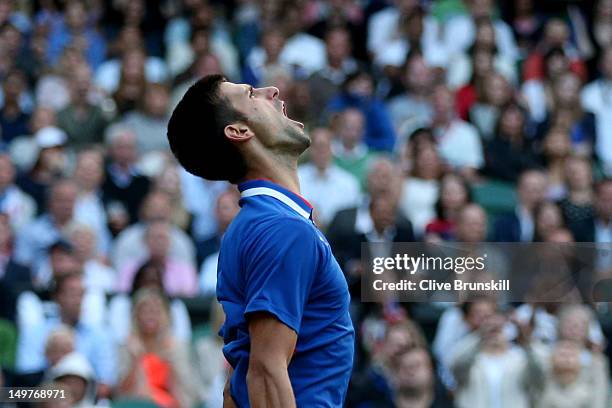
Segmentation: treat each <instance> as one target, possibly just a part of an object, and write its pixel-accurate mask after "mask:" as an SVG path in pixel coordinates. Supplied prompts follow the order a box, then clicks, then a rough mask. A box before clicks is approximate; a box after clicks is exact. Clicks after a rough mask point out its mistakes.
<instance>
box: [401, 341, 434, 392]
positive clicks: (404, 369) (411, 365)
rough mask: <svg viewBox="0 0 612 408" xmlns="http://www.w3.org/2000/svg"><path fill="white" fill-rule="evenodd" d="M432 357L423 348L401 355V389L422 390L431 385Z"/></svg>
mask: <svg viewBox="0 0 612 408" xmlns="http://www.w3.org/2000/svg"><path fill="white" fill-rule="evenodd" d="M432 381H433V371H432V367H431V359H430V358H429V356H428V355H427V352H426V351H425V350H423V349H413V350H410V351H407V352H405V353H404V354H402V355H401V356H400V357H399V361H398V370H397V382H398V386H399V388H400V389H405V390H414V391H422V390H425V389H427V388H428V387H431V385H432Z"/></svg>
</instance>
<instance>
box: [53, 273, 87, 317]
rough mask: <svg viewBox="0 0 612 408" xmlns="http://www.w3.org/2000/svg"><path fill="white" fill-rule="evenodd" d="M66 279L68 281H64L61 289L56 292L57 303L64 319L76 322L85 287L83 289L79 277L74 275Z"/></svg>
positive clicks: (79, 313)
mask: <svg viewBox="0 0 612 408" xmlns="http://www.w3.org/2000/svg"><path fill="white" fill-rule="evenodd" d="M67 279H68V281H66V282H64V284H63V287H62V289H61V290H60V291H59V292H58V294H57V303H58V305H59V307H60V310H61V314H62V316H63V317H64V320H67V321H69V322H70V323H73V324H76V322H78V321H79V317H80V315H81V303H82V301H83V295H84V294H85V289H83V284H82V282H81V278H80V277H77V276H75V277H70V278H67Z"/></svg>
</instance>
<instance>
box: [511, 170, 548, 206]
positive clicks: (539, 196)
mask: <svg viewBox="0 0 612 408" xmlns="http://www.w3.org/2000/svg"><path fill="white" fill-rule="evenodd" d="M545 195H546V176H545V175H544V174H542V173H541V172H537V171H534V172H529V173H527V174H524V175H523V177H521V179H520V181H519V188H518V196H519V201H520V203H521V205H523V206H524V207H525V208H527V209H528V210H532V209H533V208H534V207H535V206H536V205H538V204H539V203H541V202H542V201H544V198H545Z"/></svg>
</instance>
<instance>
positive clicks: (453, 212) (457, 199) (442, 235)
mask: <svg viewBox="0 0 612 408" xmlns="http://www.w3.org/2000/svg"><path fill="white" fill-rule="evenodd" d="M470 202H472V198H471V192H470V187H469V185H468V184H467V182H466V181H465V180H464V179H463V178H462V177H461V176H459V175H458V174H455V173H448V174H447V175H445V176H444V177H443V178H442V180H440V193H439V195H438V201H437V202H436V217H435V218H434V219H432V220H431V222H430V223H429V224H427V226H426V227H425V241H429V242H434V241H441V240H442V241H451V240H453V239H454V237H455V223H456V220H457V215H458V214H459V210H460V209H461V208H462V207H463V206H464V205H465V204H468V203H470Z"/></svg>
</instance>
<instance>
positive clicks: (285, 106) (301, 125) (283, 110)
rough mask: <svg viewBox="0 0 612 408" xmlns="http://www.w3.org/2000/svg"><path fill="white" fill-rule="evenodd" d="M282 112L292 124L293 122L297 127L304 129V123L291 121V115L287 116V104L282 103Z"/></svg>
mask: <svg viewBox="0 0 612 408" xmlns="http://www.w3.org/2000/svg"><path fill="white" fill-rule="evenodd" d="M281 112H282V113H283V116H285V117H286V118H287V119H288V120H289V121H290V122H293V123H294V124H296V125H297V126H299V127H301V128H302V129H304V124H303V123H302V122H298V121H297V120H293V119H291V118H290V117H289V115H287V105H286V104H285V102H281Z"/></svg>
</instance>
